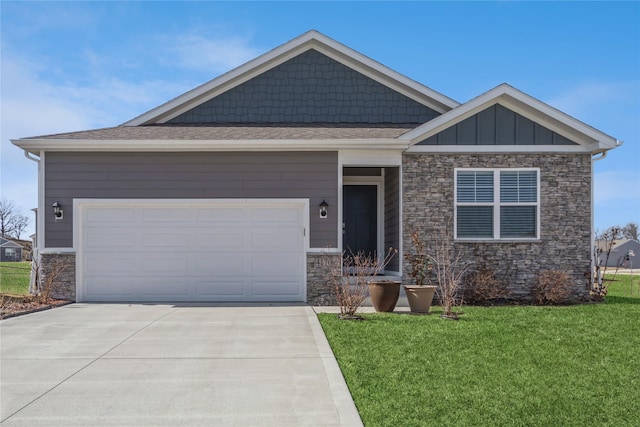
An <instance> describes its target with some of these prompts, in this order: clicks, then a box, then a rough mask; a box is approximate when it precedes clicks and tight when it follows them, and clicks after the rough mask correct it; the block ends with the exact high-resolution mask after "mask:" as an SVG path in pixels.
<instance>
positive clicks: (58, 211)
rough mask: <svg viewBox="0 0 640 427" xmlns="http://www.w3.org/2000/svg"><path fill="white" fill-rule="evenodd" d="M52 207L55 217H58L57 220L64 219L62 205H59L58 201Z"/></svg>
mask: <svg viewBox="0 0 640 427" xmlns="http://www.w3.org/2000/svg"><path fill="white" fill-rule="evenodd" d="M51 207H52V208H53V215H54V216H55V217H56V220H59V219H62V217H63V215H64V211H63V210H62V205H61V204H60V203H58V201H57V200H56V201H55V202H53V204H52V205H51Z"/></svg>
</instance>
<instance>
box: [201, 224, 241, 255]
mask: <svg viewBox="0 0 640 427" xmlns="http://www.w3.org/2000/svg"><path fill="white" fill-rule="evenodd" d="M245 234H246V231H245V230H243V229H240V228H237V229H235V228H231V229H227V228H219V229H217V230H216V229H214V230H209V231H208V232H206V233H202V234H198V236H196V237H195V240H194V244H196V245H197V247H198V248H200V249H224V250H243V249H244V248H245V245H246V243H245V242H246V238H245Z"/></svg>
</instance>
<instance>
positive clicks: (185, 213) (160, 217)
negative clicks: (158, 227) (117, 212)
mask: <svg viewBox="0 0 640 427" xmlns="http://www.w3.org/2000/svg"><path fill="white" fill-rule="evenodd" d="M141 213H142V220H143V221H145V222H147V221H149V222H158V221H162V222H168V223H186V222H188V221H189V217H190V216H191V211H190V210H189V209H186V208H164V209H158V208H142V209H141Z"/></svg>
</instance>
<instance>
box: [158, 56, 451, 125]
mask: <svg viewBox="0 0 640 427" xmlns="http://www.w3.org/2000/svg"><path fill="white" fill-rule="evenodd" d="M438 115H439V113H438V112H436V111H434V110H432V109H430V108H428V107H426V106H424V105H422V104H420V103H418V102H416V101H414V100H412V99H410V98H408V97H406V96H404V95H402V94H400V93H398V92H396V91H394V90H392V89H390V88H388V87H387V86H384V85H382V84H380V83H378V82H376V81H375V80H373V79H371V78H369V77H367V76H364V75H363V74H360V73H358V72H357V71H355V70H353V69H351V68H349V67H347V66H345V65H343V64H341V63H340V62H338V61H335V60H333V59H331V58H329V57H327V56H326V55H323V54H321V53H320V52H318V51H316V50H313V49H312V50H309V51H307V52H304V53H302V54H300V55H298V56H296V57H295V58H292V59H290V60H288V61H287V62H285V63H283V64H280V65H279V66H277V67H275V68H273V69H271V70H269V71H266V72H264V73H262V74H261V75H259V76H257V77H254V78H253V79H251V80H249V81H247V82H245V83H243V84H241V85H239V86H237V87H235V88H233V89H230V90H229V91H227V92H225V93H222V94H220V95H218V96H216V97H215V98H213V99H210V100H208V101H206V102H204V103H203V104H201V105H199V106H197V107H195V108H193V109H191V110H189V111H187V112H185V113H183V114H181V115H179V116H178V117H175V118H173V119H171V120H170V121H169V123H176V124H178V123H425V122H427V121H429V120H431V119H433V118H434V117H436V116H438Z"/></svg>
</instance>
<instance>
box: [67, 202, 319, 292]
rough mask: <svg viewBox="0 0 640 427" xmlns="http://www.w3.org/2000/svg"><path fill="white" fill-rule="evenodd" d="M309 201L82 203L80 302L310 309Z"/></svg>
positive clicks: (78, 237)
mask: <svg viewBox="0 0 640 427" xmlns="http://www.w3.org/2000/svg"><path fill="white" fill-rule="evenodd" d="M306 212H308V204H307V203H306V201H304V200H297V199H296V200H233V201H232V200H190V201H178V200H148V201H144V200H136V201H131V200H127V201H122V200H120V201H105V200H100V201H96V200H93V201H88V200H87V201H82V200H81V201H77V205H76V210H75V213H76V220H75V227H76V231H77V234H76V242H77V250H78V262H79V268H78V274H79V278H80V280H79V281H78V295H79V296H80V298H79V300H81V301H304V300H305V298H306V279H305V275H306V262H305V259H306V255H305V248H306V246H308V245H307V244H306V238H305V234H306V233H305V226H306V221H305V219H306V218H308V214H307V213H306Z"/></svg>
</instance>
